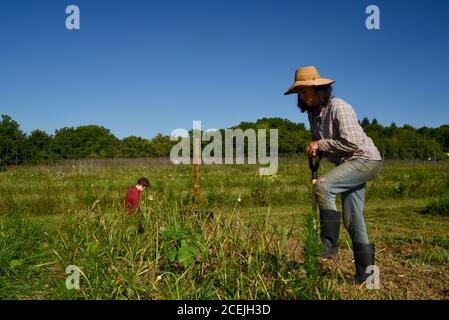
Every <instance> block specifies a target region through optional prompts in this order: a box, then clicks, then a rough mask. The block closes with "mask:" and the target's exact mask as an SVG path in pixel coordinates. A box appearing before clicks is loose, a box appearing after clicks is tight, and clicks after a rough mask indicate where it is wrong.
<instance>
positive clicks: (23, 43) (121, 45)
mask: <svg viewBox="0 0 449 320" xmlns="http://www.w3.org/2000/svg"><path fill="white" fill-rule="evenodd" d="M70 4H75V5H77V6H79V8H80V11H81V29H80V30H71V31H70V30H67V29H66V27H65V20H66V17H67V16H68V15H67V14H66V13H65V9H66V7H67V6H68V5H70ZM370 4H375V5H378V6H379V8H380V24H381V29H380V30H367V29H366V27H365V20H366V18H367V16H368V15H367V14H366V13H365V8H366V7H367V6H368V5H370ZM448 17H449V1H446V0H441V1H436V0H434V1H428V0H426V1H400V0H389V1H379V0H370V1H363V0H360V1H358V0H341V1H302V0H293V1H287V0H273V1H264V0H201V1H198V0H190V1H186V0H183V1H177V0H172V1H137V0H127V1H125V0H120V1H106V0H69V1H65V0H41V1H37V0H29V1H23V0H1V1H0V114H8V115H10V116H12V117H13V118H14V119H15V120H16V121H18V122H19V123H20V124H21V128H22V130H24V131H25V132H27V133H29V132H30V131H31V130H33V129H42V130H45V131H47V132H48V133H54V130H55V129H58V128H62V127H65V126H79V125H87V124H98V125H102V126H104V127H106V128H108V129H111V132H112V133H113V134H115V135H116V136H117V137H119V138H123V137H126V136H128V135H137V136H141V137H148V138H150V137H153V136H154V135H155V134H156V133H158V132H161V133H164V134H169V133H170V132H171V131H172V130H173V129H175V128H186V129H190V128H191V127H192V121H193V120H202V121H203V129H207V128H226V127H229V126H233V125H236V124H238V123H239V122H241V121H255V120H257V119H258V118H261V117H282V118H287V119H290V120H292V121H295V122H304V123H306V124H307V126H308V123H307V118H306V116H305V114H302V113H300V112H299V111H298V109H297V108H296V96H295V95H291V96H283V93H284V91H285V90H286V89H287V88H288V87H289V86H290V84H291V82H292V80H293V76H294V71H295V69H296V68H298V67H300V66H306V65H316V66H317V67H318V69H319V71H320V73H321V75H322V76H323V77H329V78H332V79H335V80H336V81H337V82H336V83H335V85H334V94H335V95H336V96H339V97H341V98H343V99H345V100H346V101H348V102H349V103H350V104H352V105H353V106H354V108H355V110H356V112H357V115H358V117H359V119H361V118H363V117H365V116H366V117H369V118H370V119H372V118H377V119H378V121H379V122H380V123H382V124H385V125H389V124H390V123H391V122H393V121H394V122H396V123H397V124H398V125H403V124H405V123H407V124H411V125H413V126H415V127H420V126H424V125H426V126H431V127H435V126H439V125H441V124H444V123H449V101H448V99H447V95H448V92H449V58H448V57H449V19H448Z"/></svg>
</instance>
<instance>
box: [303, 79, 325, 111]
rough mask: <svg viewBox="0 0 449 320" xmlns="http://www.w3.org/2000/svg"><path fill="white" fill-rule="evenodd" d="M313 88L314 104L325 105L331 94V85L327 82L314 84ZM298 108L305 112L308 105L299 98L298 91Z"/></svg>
mask: <svg viewBox="0 0 449 320" xmlns="http://www.w3.org/2000/svg"><path fill="white" fill-rule="evenodd" d="M314 88H315V101H314V105H315V106H326V105H327V103H328V102H329V100H330V98H331V96H332V85H330V84H327V85H324V86H314ZM298 108H299V109H301V112H306V111H308V110H309V107H308V106H307V104H306V103H305V101H303V100H302V99H301V95H300V94H299V93H298Z"/></svg>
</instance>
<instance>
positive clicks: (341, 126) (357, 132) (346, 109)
mask: <svg viewBox="0 0 449 320" xmlns="http://www.w3.org/2000/svg"><path fill="white" fill-rule="evenodd" d="M333 126H334V127H333V130H334V133H336V134H335V137H336V138H335V139H322V140H320V141H319V142H318V149H319V150H321V151H324V152H328V153H341V152H344V153H354V152H355V151H357V150H358V148H359V146H360V145H361V144H362V142H363V129H362V127H361V126H360V124H359V122H358V120H357V116H356V114H355V112H354V109H353V108H352V107H351V106H350V105H349V104H346V103H341V104H340V103H339V104H338V105H336V106H335V108H334V115H333Z"/></svg>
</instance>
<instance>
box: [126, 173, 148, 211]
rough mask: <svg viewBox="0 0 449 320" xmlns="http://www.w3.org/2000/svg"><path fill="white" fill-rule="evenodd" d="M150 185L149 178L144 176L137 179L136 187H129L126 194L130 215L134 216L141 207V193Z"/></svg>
mask: <svg viewBox="0 0 449 320" xmlns="http://www.w3.org/2000/svg"><path fill="white" fill-rule="evenodd" d="M149 186H150V182H149V181H148V179H147V178H145V177H142V178H140V179H139V180H137V184H136V185H135V186H134V187H131V188H129V190H128V192H127V193H126V196H125V206H126V209H127V210H128V215H129V216H133V215H134V214H136V211H137V209H138V208H139V202H140V193H141V192H142V191H143V190H145V189H146V188H148V187H149Z"/></svg>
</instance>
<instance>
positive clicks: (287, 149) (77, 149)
mask: <svg viewBox="0 0 449 320" xmlns="http://www.w3.org/2000/svg"><path fill="white" fill-rule="evenodd" d="M360 124H361V125H362V127H363V128H364V130H365V132H366V133H367V135H368V136H369V137H371V138H372V139H373V140H374V143H375V144H376V146H377V147H378V149H379V151H380V153H381V154H382V156H383V158H384V159H405V160H415V159H420V160H440V159H447V158H448V156H447V153H446V152H449V125H442V126H440V127H438V128H428V127H421V128H418V129H417V128H414V127H412V126H410V125H404V126H402V127H398V126H397V125H396V124H395V123H392V124H390V125H389V126H388V127H386V126H382V125H381V124H379V123H378V122H377V120H376V119H373V120H372V121H370V120H369V119H367V118H364V119H363V120H362V121H361V122H360ZM233 128H234V129H235V128H240V129H242V130H243V131H244V130H246V129H278V134H279V155H281V156H293V155H298V154H302V153H303V152H304V150H305V147H306V146H307V144H308V143H309V142H310V140H311V134H310V131H309V130H308V129H307V128H306V127H305V125H304V124H303V123H295V122H292V121H290V120H287V119H281V118H262V119H259V120H257V121H256V122H241V123H240V124H239V125H237V126H235V127H233ZM222 130H224V129H222ZM190 133H191V134H192V132H190ZM176 143H177V142H176V141H171V140H170V137H169V136H168V135H162V134H158V135H156V136H155V137H153V138H152V139H145V138H141V137H137V136H129V137H126V138H124V139H118V138H117V137H115V136H114V135H113V134H112V133H111V131H110V130H109V129H107V128H104V127H102V126H97V125H88V126H79V127H76V128H73V127H65V128H62V129H59V130H56V131H55V133H54V134H48V133H47V132H45V131H42V130H34V131H32V132H31V133H29V134H25V133H24V132H23V131H22V130H21V129H20V125H19V124H18V123H17V122H16V121H15V120H13V119H12V118H11V117H10V116H7V115H2V121H1V123H0V165H2V166H6V165H11V164H36V163H49V162H53V161H58V160H64V159H87V158H89V159H92V158H94V159H95V158H142V157H167V156H169V155H170V150H171V148H172V146H173V145H175V144H176Z"/></svg>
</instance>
